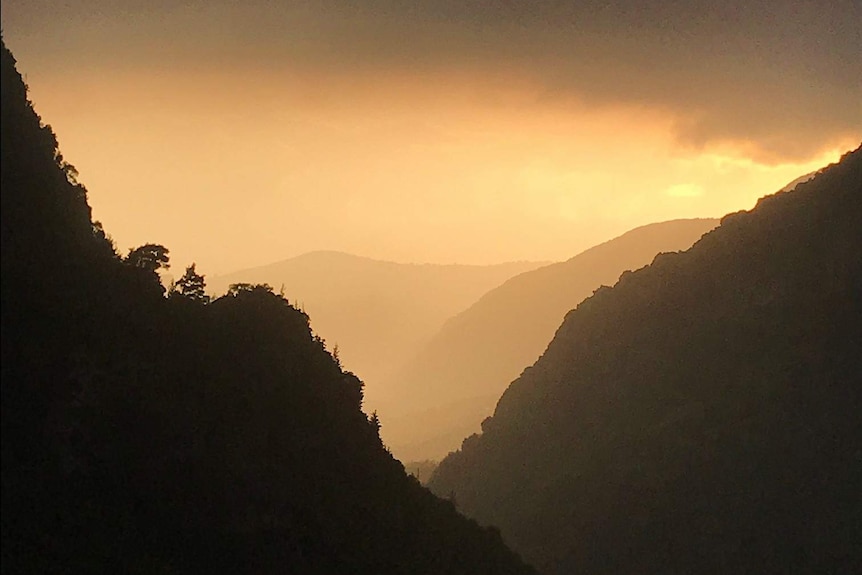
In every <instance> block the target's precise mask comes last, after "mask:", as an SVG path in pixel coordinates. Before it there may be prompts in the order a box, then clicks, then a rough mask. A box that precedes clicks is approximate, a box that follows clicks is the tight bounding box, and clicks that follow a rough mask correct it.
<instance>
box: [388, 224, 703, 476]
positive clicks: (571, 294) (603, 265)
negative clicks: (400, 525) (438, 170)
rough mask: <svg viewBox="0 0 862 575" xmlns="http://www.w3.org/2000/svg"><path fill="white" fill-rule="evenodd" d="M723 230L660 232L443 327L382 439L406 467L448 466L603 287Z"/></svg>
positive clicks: (507, 287)
mask: <svg viewBox="0 0 862 575" xmlns="http://www.w3.org/2000/svg"><path fill="white" fill-rule="evenodd" d="M717 225H718V220H710V219H693V220H675V221H670V222H663V223H657V224H651V225H648V226H643V227H640V228H637V229H635V230H632V231H630V232H628V233H626V234H623V235H622V236H620V237H618V238H615V239H613V240H610V241H608V242H605V243H603V244H601V245H598V246H596V247H593V248H591V249H589V250H587V251H585V252H583V253H581V254H579V255H577V256H575V257H573V258H571V259H569V260H568V261H565V262H561V263H557V264H551V265H548V266H545V267H542V268H539V269H536V270H533V271H529V272H525V273H522V274H520V275H518V276H515V277H513V278H512V279H510V280H508V281H507V282H505V283H504V284H502V285H501V286H499V287H497V288H495V289H493V290H491V291H490V292H488V293H486V294H485V295H484V296H482V298H481V299H479V301H477V302H476V303H474V304H473V305H472V306H470V307H469V308H468V309H466V310H465V311H463V312H462V313H460V314H458V315H457V316H455V317H454V318H452V319H451V320H449V321H448V322H446V325H444V326H443V329H442V330H440V332H439V333H437V335H435V336H434V338H433V339H432V340H431V342H430V343H429V344H428V345H427V346H425V348H424V349H423V350H422V352H421V353H420V354H419V355H418V356H417V357H416V358H415V359H414V360H413V361H412V362H411V363H410V364H409V365H407V366H406V368H405V369H403V370H401V371H400V372H398V374H397V375H396V376H395V377H394V378H393V381H391V382H389V383H387V385H386V387H387V389H393V390H398V391H400V393H399V394H398V395H394V396H393V397H392V399H391V403H390V404H389V405H386V406H381V414H382V415H383V416H384V421H385V423H386V426H385V427H384V431H383V437H384V440H385V441H386V444H387V445H389V446H390V448H391V449H392V450H393V452H394V453H395V454H396V455H397V456H399V457H401V458H402V461H408V460H419V459H426V458H440V457H442V456H444V455H446V454H447V453H448V452H449V451H451V450H454V449H455V448H457V446H458V445H459V444H460V442H461V440H462V439H463V438H464V437H467V436H468V435H470V434H471V433H474V432H476V431H478V429H479V422H480V421H482V419H484V418H485V417H487V416H488V415H490V414H491V413H492V412H493V409H494V405H495V404H496V402H497V399H499V397H500V394H501V393H502V392H503V390H504V389H505V387H506V386H507V385H508V384H509V382H511V381H512V380H513V379H515V378H516V377H517V376H518V375H519V374H520V373H521V371H522V370H523V369H524V367H526V366H528V365H531V364H533V363H534V362H535V361H536V359H537V358H538V357H539V355H541V353H542V352H543V351H544V350H545V348H546V347H547V345H548V342H550V341H551V339H552V338H553V336H554V332H555V331H556V330H557V328H558V327H559V326H560V322H562V319H563V317H564V316H565V314H566V312H568V311H569V310H571V309H572V308H574V307H575V306H576V305H578V303H580V302H581V301H582V300H583V299H584V298H586V297H587V296H589V295H590V294H592V293H593V291H594V290H595V289H596V288H598V287H599V286H601V285H611V284H613V283H615V282H616V281H617V279H618V278H619V277H620V274H621V273H623V272H624V271H627V270H634V269H638V268H640V267H643V266H645V265H647V264H648V263H649V262H650V261H652V259H653V258H654V257H655V255H656V254H658V253H660V252H668V251H677V250H684V249H687V248H689V247H690V246H691V245H692V244H693V243H694V242H695V241H696V240H698V239H700V237H701V236H702V235H703V234H705V233H706V232H708V231H709V230H711V229H712V228H714V227H715V226H717Z"/></svg>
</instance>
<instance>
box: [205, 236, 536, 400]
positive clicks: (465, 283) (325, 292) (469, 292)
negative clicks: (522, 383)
mask: <svg viewBox="0 0 862 575" xmlns="http://www.w3.org/2000/svg"><path fill="white" fill-rule="evenodd" d="M541 265H544V263H542V262H512V263H505V264H498V265H490V266H470V265H433V264H422V265H417V264H399V263H394V262H386V261H379V260H373V259H370V258H364V257H358V256H354V255H350V254H345V253H340V252H312V253H308V254H304V255H301V256H298V257H295V258H291V259H289V260H285V261H282V262H278V263H274V264H270V265H266V266H261V267H257V268H253V269H248V270H243V271H238V272H235V273H231V274H228V275H225V276H219V277H215V278H213V279H212V280H211V282H210V286H211V288H212V290H211V291H212V293H217V294H223V293H224V292H225V291H226V290H227V288H228V286H229V285H230V284H233V283H240V282H248V283H267V284H269V285H271V286H273V287H274V288H276V289H280V288H282V287H283V289H284V294H285V297H287V298H288V299H290V301H293V302H297V303H298V304H300V305H301V307H302V309H303V310H304V311H306V312H307V313H309V314H310V315H311V317H313V318H314V329H315V331H316V332H317V333H318V334H319V335H320V336H321V337H323V338H324V339H325V340H326V341H327V342H329V344H330V345H335V344H337V345H338V348H339V355H340V358H341V360H342V362H343V363H344V366H345V367H346V368H347V369H350V370H352V371H354V372H356V373H358V374H359V375H361V376H362V377H363V378H365V379H366V380H369V381H374V382H377V381H380V380H381V379H382V378H384V377H386V376H389V375H390V374H391V372H392V371H393V370H394V369H395V368H396V367H398V366H400V365H401V364H402V363H403V362H404V361H405V358H408V357H411V356H412V355H413V354H415V353H416V352H417V350H418V349H419V348H420V346H421V345H422V344H424V343H425V342H426V341H427V340H428V339H429V338H430V337H431V336H432V335H433V334H434V333H435V332H436V331H437V330H438V329H440V326H442V325H443V322H445V321H446V319H448V318H449V317H451V316H452V315H454V314H455V313H457V312H458V311H460V310H462V309H464V308H465V307H467V306H468V305H470V304H471V303H472V302H474V301H475V300H476V299H477V298H478V297H479V296H481V295H482V294H483V293H485V292H486V291H488V290H489V289H492V288H494V287H496V286H498V285H500V284H501V283H503V282H504V281H506V280H507V279H509V278H510V277H512V276H514V275H517V274H519V273H521V272H524V271H527V270H531V269H535V268H537V267H539V266H541ZM384 392H385V390H381V393H384Z"/></svg>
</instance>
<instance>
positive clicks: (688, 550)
mask: <svg viewBox="0 0 862 575" xmlns="http://www.w3.org/2000/svg"><path fill="white" fill-rule="evenodd" d="M860 254H862V148H859V149H857V150H856V151H854V152H851V153H848V154H847V155H845V156H844V158H843V159H842V160H841V162H840V163H838V164H836V165H833V166H830V167H828V168H826V169H824V170H821V171H820V172H819V173H818V174H817V175H816V176H815V177H814V178H813V179H811V180H810V181H807V182H804V183H799V184H798V185H796V186H794V187H793V190H792V191H788V192H785V193H778V194H775V195H772V196H768V197H766V198H763V199H761V200H760V201H759V202H758V204H757V206H756V207H755V208H754V209H753V210H751V211H748V212H739V213H736V214H730V215H728V216H726V217H725V218H723V219H722V222H721V226H720V227H718V228H717V229H716V230H714V231H712V232H710V233H709V234H707V235H706V236H704V237H703V238H702V239H701V240H700V241H699V242H697V243H696V244H695V245H694V246H693V247H692V248H691V249H690V250H688V251H686V252H684V253H680V254H668V255H662V256H659V257H657V258H656V259H655V260H654V261H653V263H652V264H651V265H650V266H648V267H646V268H644V269H641V270H638V271H635V272H632V273H627V274H624V275H623V276H622V277H621V278H620V280H619V282H617V284H616V285H615V286H614V287H612V288H603V289H600V290H598V291H597V292H596V293H595V294H594V295H593V296H592V297H590V298H588V299H586V300H584V301H583V302H581V303H580V304H579V305H578V306H577V308H576V309H575V310H574V311H572V312H570V313H569V314H568V315H567V316H566V318H565V321H564V322H563V325H562V326H561V327H560V329H559V330H558V331H557V333H556V336H555V337H554V339H553V341H552V342H551V344H550V345H549V346H548V348H547V350H546V351H545V353H544V354H543V355H542V357H541V358H540V359H539V361H538V362H536V364H535V365H533V366H532V367H530V368H529V369H527V370H525V371H524V373H523V374H522V375H521V376H520V377H519V378H518V379H517V380H515V381H514V382H512V384H511V385H510V386H509V387H508V389H507V390H506V392H505V393H504V394H503V396H502V398H501V399H500V401H499V403H498V404H497V408H496V410H495V412H494V415H493V417H491V418H489V419H487V420H485V421H484V422H483V424H482V430H483V431H482V434H481V435H475V436H472V437H469V438H468V439H466V440H465V441H464V443H463V445H462V447H461V450H460V451H458V452H456V453H453V454H451V455H450V456H448V457H447V458H446V459H445V460H443V461H442V462H441V464H440V466H439V467H438V468H437V470H436V471H435V472H434V474H433V476H432V479H431V482H430V485H431V487H432V490H433V491H435V492H436V493H438V494H439V495H441V496H448V497H451V498H452V500H453V501H456V502H457V505H458V508H459V510H461V511H463V512H464V513H466V514H467V515H468V516H471V517H473V518H475V519H477V520H478V521H479V522H480V523H483V524H491V525H495V526H497V527H499V528H500V530H501V532H502V534H503V537H504V539H505V540H506V541H507V542H508V543H509V544H510V545H512V546H513V548H514V549H515V550H516V551H518V552H520V553H521V554H522V555H523V556H524V557H525V558H526V559H527V560H528V561H529V562H530V563H532V564H533V565H534V566H535V567H536V568H538V569H539V571H540V572H542V573H544V574H546V575H568V574H570V573H593V574H602V573H607V574H618V573H655V574H665V573H698V574H713V573H714V574H724V573H857V572H859V568H860V566H862V545H860V541H862V537H860V535H861V534H862V532H860V526H862V496H860V494H862V417H860V414H862V255H860Z"/></svg>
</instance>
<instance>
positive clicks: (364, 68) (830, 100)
mask: <svg viewBox="0 0 862 575" xmlns="http://www.w3.org/2000/svg"><path fill="white" fill-rule="evenodd" d="M860 6H862V4H860V3H859V2H858V1H856V0H835V1H830V2H812V1H802V0H783V1H773V2H757V1H752V0H748V1H740V0H729V1H726V2H706V1H704V0H689V1H685V2H683V1H672V0H657V1H655V2H650V3H642V2H613V1H602V2H600V1H595V0H586V1H582V2H576V3H575V2H527V1H515V0H510V1H505V0H497V1H490V0H484V1H476V2H471V1H466V0H462V1H455V0H451V1H449V0H446V1H438V2H428V1H421V0H416V1H412V2H411V1H396V0H380V1H375V0H371V1H367V2H359V3H357V2H346V1H340V0H318V1H309V2H287V1H274V0H245V1H241V2H240V1H233V0H209V1H206V2H203V1H201V2H198V1H189V0H185V1H184V0H173V1H170V2H169V1H164V0H155V1H153V0H148V1H143V0H120V1H114V2H108V1H95V0H67V1H63V2H60V1H48V0H4V2H3V3H2V7H0V10H2V28H3V37H4V40H5V42H6V45H7V46H8V47H9V48H10V49H11V50H12V52H13V54H14V55H15V57H16V59H17V60H18V68H19V71H20V72H21V73H22V74H23V75H24V76H25V80H26V82H27V83H28V85H29V87H30V97H31V99H32V101H33V102H34V105H35V106H36V109H37V111H38V112H39V113H40V114H41V116H42V117H43V119H44V121H45V122H46V123H48V124H51V125H52V127H53V128H54V130H55V131H56V132H57V135H58V139H59V141H60V146H61V150H62V152H63V154H64V156H65V157H66V159H67V160H68V161H70V162H71V163H72V164H74V165H75V167H76V168H77V169H78V171H79V174H80V176H79V178H80V180H81V182H82V183H84V184H85V185H86V186H87V188H88V190H89V199H90V204H91V206H92V207H93V215H94V218H96V219H98V220H100V221H102V222H103V224H104V225H105V227H106V229H107V230H108V232H109V233H110V234H111V235H112V236H113V238H114V239H115V241H116V243H117V245H118V247H119V248H120V249H121V250H122V251H123V252H125V251H126V250H128V248H129V247H131V246H135V245H140V244H143V243H148V242H156V243H162V244H164V245H166V246H167V247H168V248H169V249H170V250H171V254H172V261H173V264H174V266H175V268H180V269H181V266H185V265H187V264H188V263H190V262H192V261H195V262H197V264H198V270H199V271H201V272H203V273H206V274H221V273H228V272H231V271H234V270H237V269H242V268H246V267H252V266H256V265H262V264H266V263H270V262H274V261H278V260H282V259H286V258H289V257H293V256H296V255H299V254H302V253H304V252H308V251H312V250H321V249H326V250H340V251H346V252H350V253H354V254H358V255H363V256H368V257H374V258H378V259H389V260H394V261H401V262H434V263H496V262H502V261H512V260H563V259H568V258H569V257H572V256H573V255H575V254H577V253H578V252H580V251H582V250H583V249H586V248H588V247H590V246H592V245H594V244H596V243H599V242H601V241H604V240H607V239H609V238H611V237H614V236H617V235H619V234H621V233H623V232H625V231H627V230H629V229H631V228H633V227H636V226H638V225H643V224H647V223H651V222H656V221H662V220H668V219H674V218H681V217H716V216H721V215H724V214H725V213H729V212H734V211H738V210H741V209H749V208H751V207H752V206H753V205H754V203H755V202H756V200H757V199H758V198H759V197H761V196H764V195H766V194H769V193H772V192H774V191H776V190H778V189H779V188H781V187H783V186H784V185H785V184H786V183H788V182H789V181H791V180H793V179H795V178H797V177H798V176H800V175H802V174H805V173H807V172H810V171H812V170H815V169H817V168H819V167H822V166H823V165H825V164H827V163H829V162H833V161H836V160H837V159H838V158H839V157H840V154H841V153H843V152H846V151H847V150H849V149H852V148H855V147H857V146H858V145H859V143H860V141H862V64H860V62H862V32H860V30H862V7H860Z"/></svg>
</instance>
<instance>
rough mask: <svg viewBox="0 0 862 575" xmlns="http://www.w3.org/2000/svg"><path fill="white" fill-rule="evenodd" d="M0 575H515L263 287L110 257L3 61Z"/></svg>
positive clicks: (142, 259)
mask: <svg viewBox="0 0 862 575" xmlns="http://www.w3.org/2000/svg"><path fill="white" fill-rule="evenodd" d="M0 57H2V118H0V120H1V121H2V161H0V167H2V210H0V216H2V218H0V220H2V274H0V279H2V571H3V573H10V574H12V573H57V574H67V573H140V574H151V573H207V574H210V573H250V574H251V573H253V574H255V575H259V574H266V573H296V574H302V573H309V574H311V573H320V574H326V575H330V574H333V573H399V574H412V573H428V574H435V575H436V574H439V573H463V574H465V575H466V574H473V573H487V574H488V575H496V574H499V573H531V572H532V570H531V569H530V568H529V567H527V566H525V565H524V564H523V563H522V562H521V561H520V560H519V559H518V558H517V556H515V555H514V554H513V553H512V552H511V551H509V550H508V549H507V548H506V547H505V546H504V545H503V543H502V541H501V539H500V536H499V533H498V532H496V531H495V530H493V529H489V528H480V527H479V526H478V525H476V524H475V523H474V522H472V521H470V520H467V519H465V518H464V517H462V516H460V515H458V513H457V512H456V511H455V508H454V505H453V504H452V503H451V502H447V501H443V500H440V499H438V498H436V497H435V496H433V495H432V494H431V493H430V492H428V491H427V490H426V489H424V488H422V487H421V486H420V485H419V483H418V482H417V481H416V480H415V479H413V478H410V477H408V476H406V475H405V473H404V469H403V467H402V466H401V464H400V463H399V462H398V461H396V460H395V459H394V458H393V457H392V456H391V454H389V453H388V452H387V451H386V450H385V448H384V447H383V444H382V443H381V440H380V437H379V433H378V432H379V423H378V421H377V419H376V418H373V417H372V418H369V417H367V416H366V415H365V414H364V413H363V412H362V411H361V409H360V405H361V402H362V393H363V392H362V383H361V382H360V381H359V380H358V379H357V378H356V377H355V376H354V375H352V374H350V373H346V372H344V371H343V370H342V369H341V366H340V365H339V363H338V360H337V358H334V357H333V356H332V355H330V353H329V352H328V351H327V350H326V348H325V346H324V344H323V342H322V341H321V340H320V339H319V338H317V337H314V336H313V334H312V332H311V329H310V327H309V319H308V316H307V315H306V314H305V313H303V312H302V311H300V310H298V309H296V308H294V307H292V306H291V305H289V304H288V303H287V301H285V300H284V299H283V298H281V297H279V296H278V295H276V294H274V293H272V291H270V290H269V289H267V288H266V287H263V286H253V285H246V286H242V287H239V288H236V289H233V290H231V292H230V293H229V294H228V295H226V296H224V297H221V298H218V299H216V300H214V301H210V300H209V298H208V297H207V296H206V294H205V292H204V283H203V278H202V276H200V275H198V274H197V273H195V270H194V268H189V269H188V270H187V273H186V274H184V276H183V278H182V280H181V281H180V282H178V285H177V286H176V289H174V290H172V291H171V292H170V293H169V294H167V295H168V297H165V295H166V294H165V290H164V288H163V287H162V285H161V284H160V282H159V276H158V275H157V272H158V271H159V269H160V268H161V267H163V266H164V264H166V263H167V262H168V257H167V256H168V253H167V250H166V249H165V248H163V247H162V246H158V245H152V244H150V245H147V246H142V247H141V248H139V249H136V250H133V251H132V252H131V253H130V254H129V255H128V256H126V257H124V258H123V257H120V256H119V254H117V253H115V250H114V247H113V245H112V242H111V241H110V239H109V238H108V237H107V236H106V234H105V232H104V230H102V228H101V226H100V225H98V224H95V223H93V222H92V221H91V217H90V208H89V206H88V203H87V193H86V190H85V189H84V187H83V186H81V185H80V184H78V183H77V182H76V172H75V170H74V168H72V167H71V166H70V165H69V164H67V163H66V162H65V161H64V159H63V157H62V156H61V155H60V153H59V151H58V147H57V140H56V138H55V136H54V134H53V132H52V130H51V129H50V128H49V127H47V126H43V125H42V124H41V123H40V119H39V117H38V116H37V115H36V114H35V112H34V111H33V109H32V107H31V105H30V103H29V102H28V100H27V93H26V88H25V86H24V83H23V82H22V80H21V77H20V75H19V74H18V72H17V71H16V70H15V62H14V59H13V57H12V55H11V54H10V53H9V52H8V50H6V47H5V44H4V46H3V48H2V54H0Z"/></svg>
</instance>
